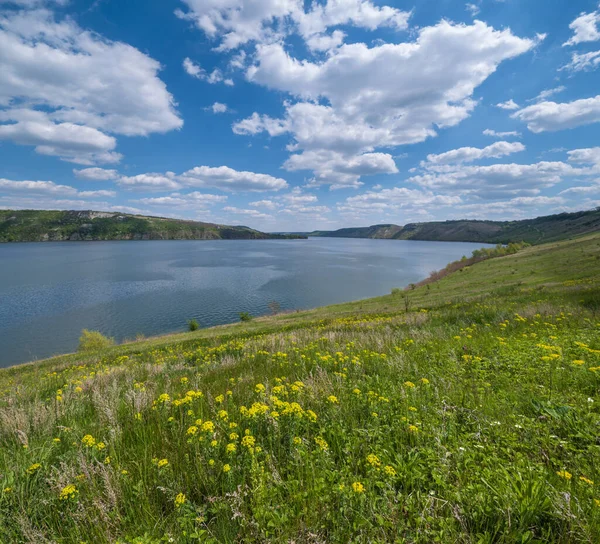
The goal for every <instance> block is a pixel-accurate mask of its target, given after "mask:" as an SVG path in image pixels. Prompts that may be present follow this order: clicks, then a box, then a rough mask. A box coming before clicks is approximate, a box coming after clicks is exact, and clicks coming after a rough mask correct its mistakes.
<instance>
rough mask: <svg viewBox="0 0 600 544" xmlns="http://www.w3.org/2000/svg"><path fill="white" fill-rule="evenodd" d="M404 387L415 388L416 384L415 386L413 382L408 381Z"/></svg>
mask: <svg viewBox="0 0 600 544" xmlns="http://www.w3.org/2000/svg"><path fill="white" fill-rule="evenodd" d="M404 386H405V387H414V386H415V384H414V383H413V382H408V381H407V382H404Z"/></svg>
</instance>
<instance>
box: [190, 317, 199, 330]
mask: <svg viewBox="0 0 600 544" xmlns="http://www.w3.org/2000/svg"><path fill="white" fill-rule="evenodd" d="M199 328H200V324H199V323H198V322H197V321H196V320H195V319H190V320H189V321H188V329H189V330H190V332H193V331H197V330H198V329H199Z"/></svg>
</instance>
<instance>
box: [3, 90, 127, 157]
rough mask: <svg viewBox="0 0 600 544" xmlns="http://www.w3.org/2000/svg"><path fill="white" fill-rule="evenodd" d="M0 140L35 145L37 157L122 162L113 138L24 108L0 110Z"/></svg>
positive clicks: (93, 129)
mask: <svg viewBox="0 0 600 544" xmlns="http://www.w3.org/2000/svg"><path fill="white" fill-rule="evenodd" d="M0 85H1V84H0ZM0 140H10V141H12V142H14V143H16V144H19V145H31V146H35V150H36V152H38V153H40V154H43V155H53V156H58V157H60V158H61V159H63V160H65V161H69V162H74V163H78V164H94V163H96V162H99V163H115V162H119V161H120V160H121V155H120V154H119V153H115V152H114V151H113V149H114V148H115V147H116V144H117V142H116V140H115V138H113V137H112V136H108V135H106V134H104V133H103V132H100V131H99V130H97V129H95V128H91V127H87V126H83V125H78V124H74V123H69V122H66V123H57V122H54V121H52V120H51V119H50V117H49V115H48V114H47V113H44V112H41V111H34V110H29V109H24V108H15V109H8V110H4V111H2V110H0Z"/></svg>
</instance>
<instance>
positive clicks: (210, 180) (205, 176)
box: [117, 166, 288, 198]
mask: <svg viewBox="0 0 600 544" xmlns="http://www.w3.org/2000/svg"><path fill="white" fill-rule="evenodd" d="M117 183H118V184H119V185H120V186H122V187H123V188H126V189H129V190H132V191H156V192H166V191H176V190H179V189H183V188H193V187H195V188H201V187H211V188H214V189H219V190H221V191H229V192H246V191H249V192H264V191H279V190H281V189H285V188H286V187H287V186H288V184H287V182H286V181H285V180H284V179H281V178H276V177H273V176H270V175H268V174H257V173H255V172H245V171H238V170H234V169H233V168H229V167H227V166H219V167H216V168H213V167H210V166H196V167H195V168H192V169H191V170H188V171H187V172H184V173H183V174H180V175H177V174H175V173H174V172H166V173H165V174H160V173H145V174H138V175H135V176H122V177H120V178H119V179H118V180H117ZM196 194H198V195H200V193H196ZM165 198H166V197H165Z"/></svg>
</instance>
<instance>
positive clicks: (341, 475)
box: [0, 234, 600, 544]
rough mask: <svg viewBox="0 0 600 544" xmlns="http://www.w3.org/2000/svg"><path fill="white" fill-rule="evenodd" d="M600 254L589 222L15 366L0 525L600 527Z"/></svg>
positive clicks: (501, 532) (426, 530) (356, 533)
mask: <svg viewBox="0 0 600 544" xmlns="http://www.w3.org/2000/svg"><path fill="white" fill-rule="evenodd" d="M599 270H600V234H594V235H586V236H583V237H579V238H575V239H573V240H568V241H564V242H558V243H553V244H546V245H542V246H534V247H529V248H525V249H522V250H521V251H519V252H518V253H516V254H514V255H509V256H505V257H501V258H496V259H490V260H487V261H484V262H480V263H477V264H474V265H473V266H467V267H466V268H462V269H460V270H458V271H456V272H454V273H452V274H450V275H448V276H446V277H444V278H442V279H440V280H439V281H437V282H435V283H431V284H427V285H423V286H420V287H415V288H414V289H408V290H399V291H397V292H394V293H393V294H391V295H388V296H386V297H379V298H376V299H369V300H365V301H359V302H354V303H348V304H342V305H337V306H332V307H328V308H320V309H315V310H311V311H307V312H300V313H290V314H284V315H280V316H274V317H266V318H260V319H253V320H252V321H250V322H246V323H239V324H236V325H231V326H225V327H217V328H213V329H200V330H198V331H194V332H190V333H185V334H178V335H171V336H166V337H159V338H153V339H148V340H144V341H139V342H132V343H128V344H125V345H122V346H115V347H110V348H107V349H104V350H101V351H98V352H93V353H90V354H73V355H68V356H63V357H59V358H55V359H50V360H46V361H42V362H38V363H33V364H28V365H22V366H20V367H14V368H10V369H6V370H2V371H0V542H6V543H21V542H23V543H46V542H47V543H55V542H56V543H61V544H62V543H78V544H82V543H87V544H96V543H121V544H125V543H128V544H133V543H135V544H158V543H162V542H176V543H195V542H209V543H221V542H223V543H229V542H231V543H233V542H273V543H279V542H288V543H292V542H294V543H315V544H316V543H325V542H335V543H337V542H357V543H367V542H368V543H384V542H385V543H387V542H393V543H423V544H425V543H432V542H440V543H465V544H466V543H473V544H475V543H477V544H484V543H513V542H514V543H521V544H525V543H541V542H544V543H546V542H548V543H549V542H558V543H571V542H589V543H594V542H598V541H600V440H599V438H598V436H599V426H600V394H599V387H600V273H599V272H598V271H599ZM32 334H35V331H32Z"/></svg>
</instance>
